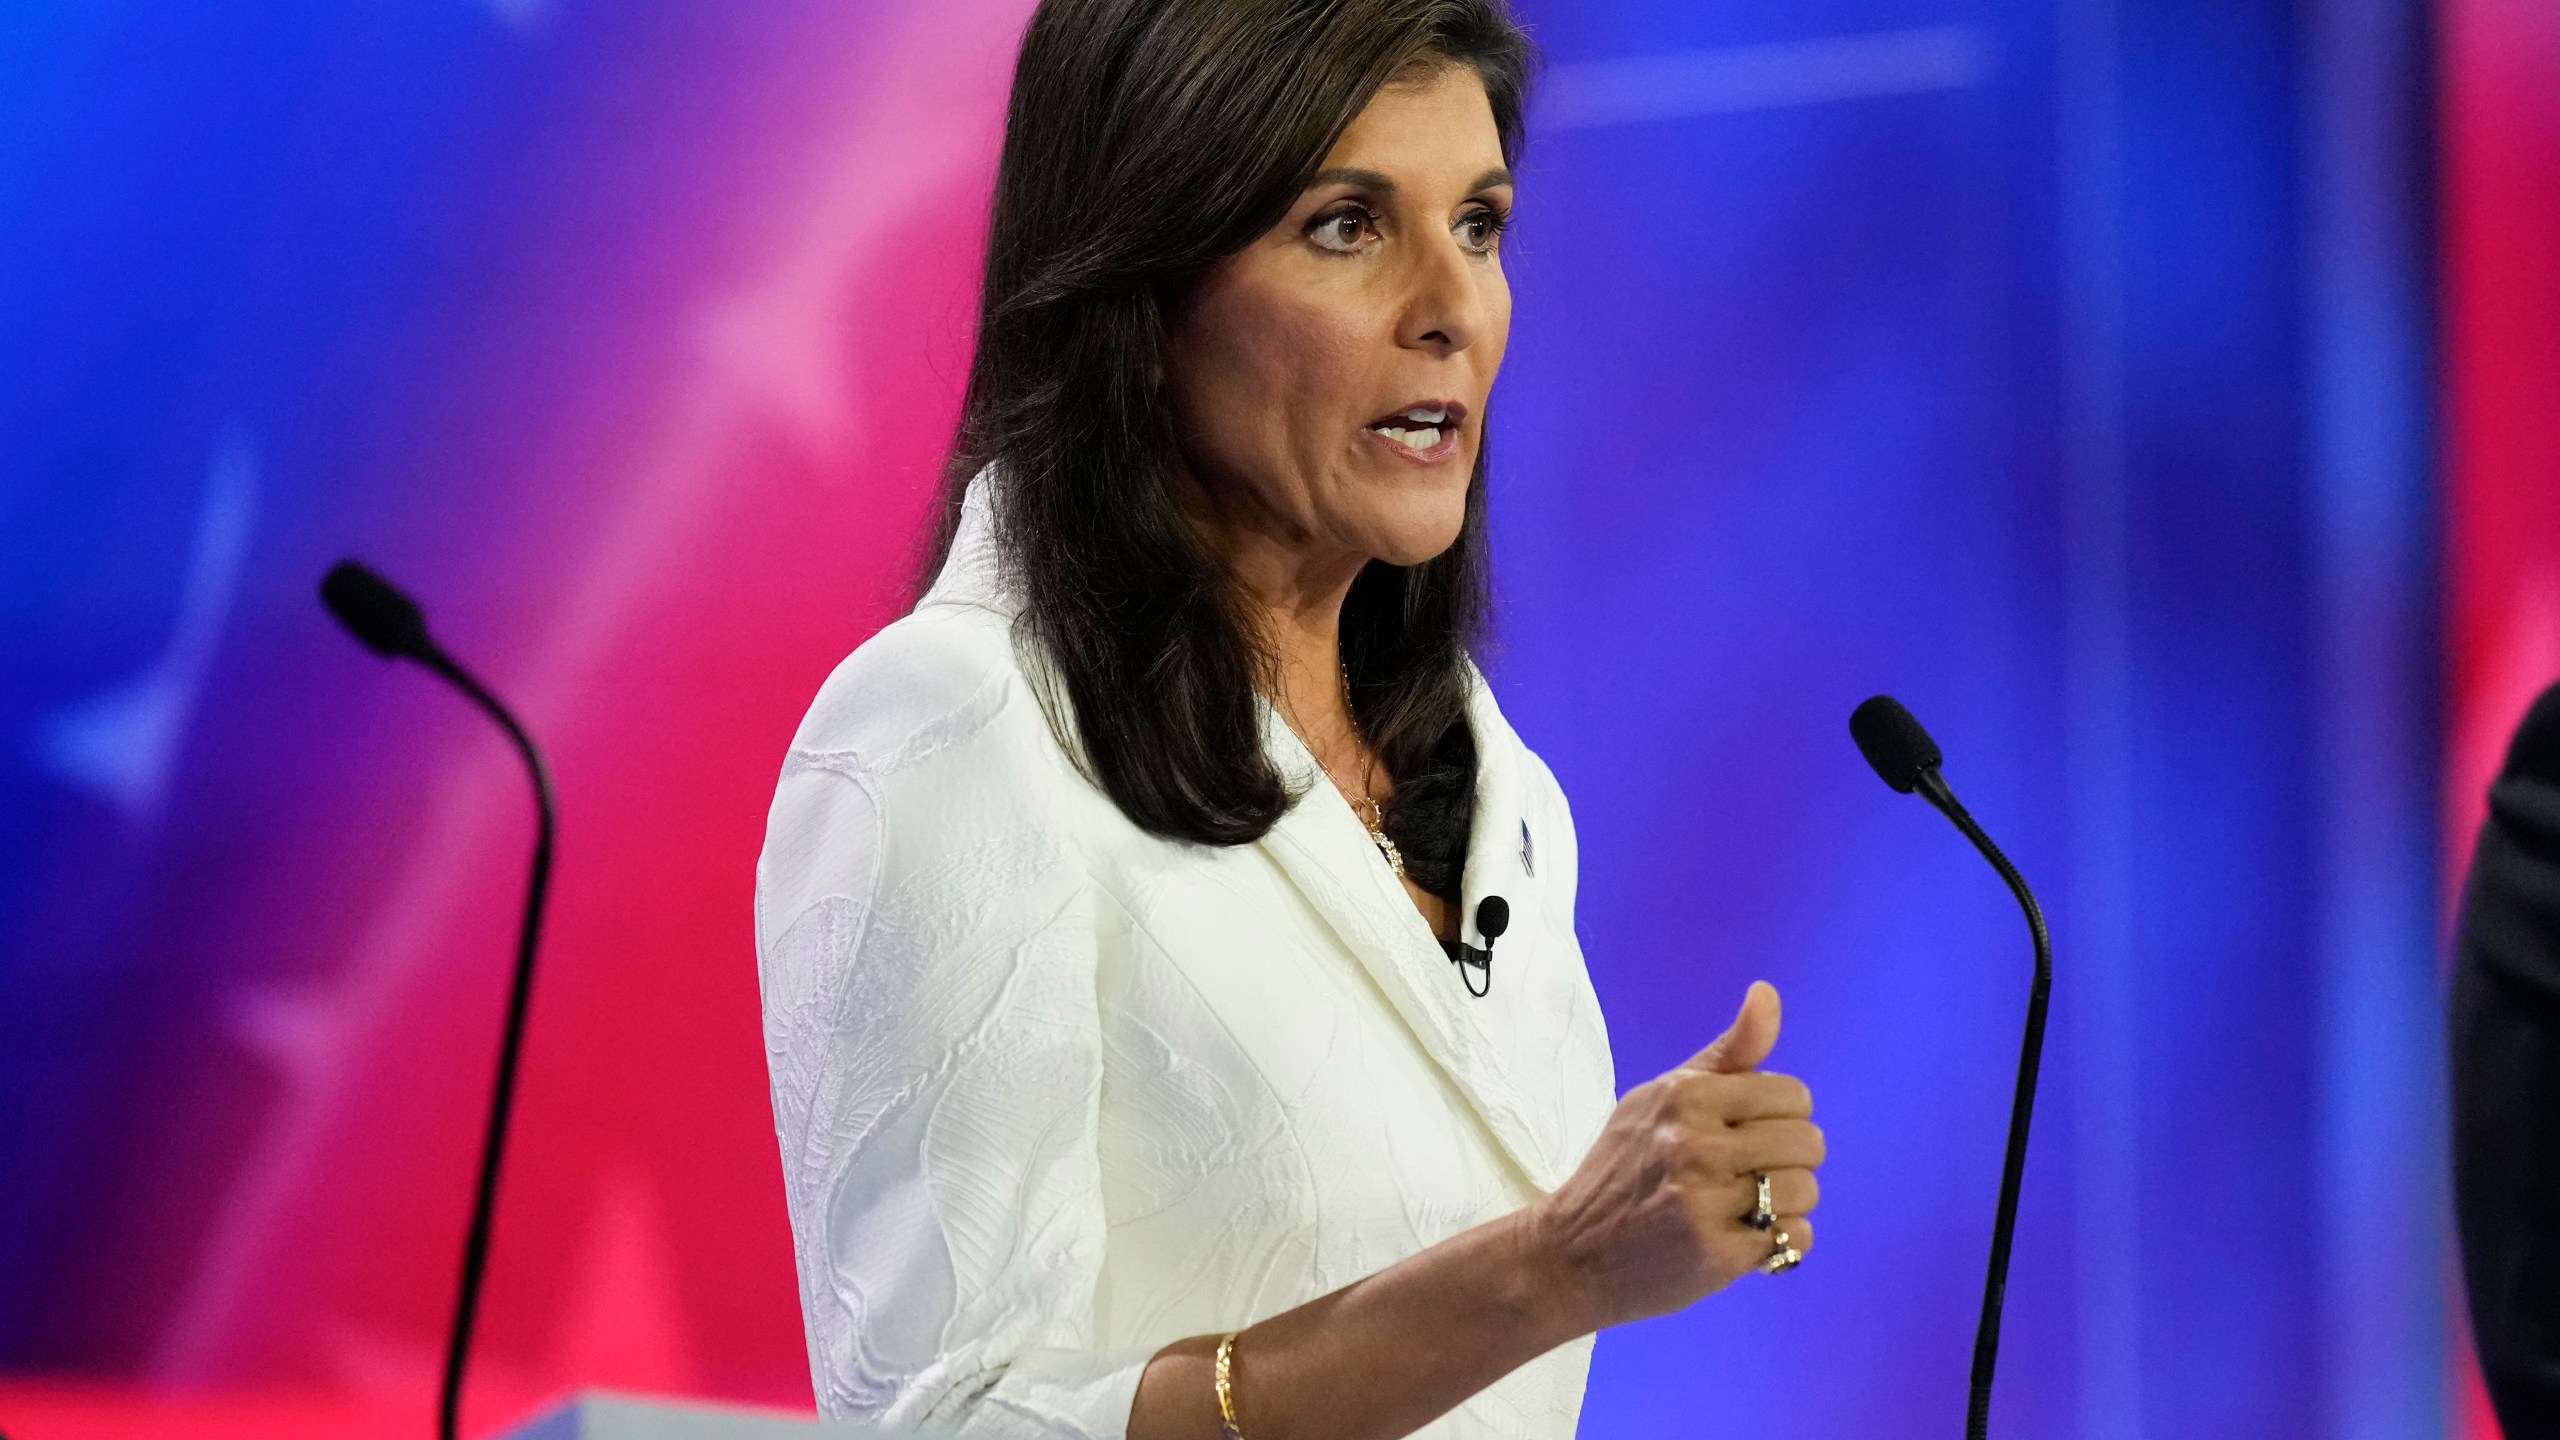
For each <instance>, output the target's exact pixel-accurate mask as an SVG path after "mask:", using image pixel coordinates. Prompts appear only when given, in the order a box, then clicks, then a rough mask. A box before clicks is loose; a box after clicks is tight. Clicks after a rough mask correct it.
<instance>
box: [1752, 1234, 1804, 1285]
mask: <svg viewBox="0 0 2560 1440" xmlns="http://www.w3.org/2000/svg"><path fill="white" fill-rule="evenodd" d="M1769 1243H1770V1244H1771V1245H1774V1246H1776V1247H1777V1248H1776V1249H1774V1250H1771V1251H1770V1252H1769V1258H1767V1259H1766V1260H1763V1261H1761V1262H1760V1273H1761V1274H1763V1275H1784V1274H1786V1273H1787V1272H1788V1271H1790V1270H1793V1269H1794V1268H1796V1267H1797V1266H1799V1265H1801V1264H1803V1263H1804V1252H1803V1251H1801V1250H1799V1249H1797V1248H1796V1247H1795V1243H1794V1242H1793V1241H1792V1240H1791V1239H1789V1238H1788V1235H1787V1232H1786V1231H1784V1230H1781V1231H1779V1232H1778V1233H1777V1234H1775V1235H1772V1236H1770V1237H1769Z"/></svg>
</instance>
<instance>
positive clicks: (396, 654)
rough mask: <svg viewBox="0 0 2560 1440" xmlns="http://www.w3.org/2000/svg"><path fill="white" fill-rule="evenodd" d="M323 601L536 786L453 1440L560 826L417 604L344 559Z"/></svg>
mask: <svg viewBox="0 0 2560 1440" xmlns="http://www.w3.org/2000/svg"><path fill="white" fill-rule="evenodd" d="M320 602H321V603H322V604H323V605H326V606H327V607H328V608H329V613H330V614H332V615H335V616H337V617H338V622H339V623H340V624H342V625H344V626H346V627H347V629H348V631H349V632H350V633H352V634H353V635H354V636H355V637H356V639H358V640H360V641H362V642H363V643H364V646H365V648H366V649H368V650H371V651H372V652H373V653H375V654H376V655H380V656H383V657H385V658H388V659H409V660H415V661H417V662H418V663H419V664H421V665H424V666H425V667H427V668H428V669H429V670H432V671H434V672H435V673H436V674H438V675H440V676H442V677H444V679H445V680H446V681H447V682H448V683H450V684H451V685H452V686H453V687H454V688H455V689H457V690H460V691H461V692H462V693H463V694H464V695H465V696H468V697H469V698H470V700H471V703H472V704H474V705H477V706H479V707H480V709H481V710H482V711H483V712H485V713H486V714H487V715H488V716H489V718H490V719H492V720H495V721H497V722H498V728H500V729H502V730H504V731H506V732H507V739H508V740H509V741H511V742H513V743H514V745H515V748H516V753H517V754H518V755H519V756H521V757H522V758H523V760H524V768H525V773H526V774H527V775H528V776H529V777H530V778H531V779H532V781H533V804H534V814H535V828H534V839H533V874H532V877H531V879H530V880H529V881H528V882H527V883H526V885H525V897H524V920H523V924H522V925H521V926H520V927H518V929H517V931H516V965H515V978H514V979H513V981H511V982H510V984H509V986H508V990H507V1019H506V1029H505V1031H504V1033H503V1034H502V1035H501V1037H500V1039H499V1041H498V1078H497V1084H496V1085H495V1086H494V1087H493V1088H492V1090H491V1093H490V1096H489V1124H488V1128H487V1129H486V1130H485V1131H483V1132H482V1135H481V1139H480V1175H479V1179H478V1181H477V1183H476V1184H475V1185H474V1187H473V1191H472V1199H471V1228H470V1230H469V1231H468V1232H467V1233H466V1234H465V1235H464V1237H463V1242H462V1285H461V1290H460V1293H459V1294H458V1295H457V1296H456V1297H455V1299H454V1304H453V1328H452V1330H451V1332H450V1333H449V1334H448V1335H447V1336H446V1339H445V1351H444V1384H443V1389H442V1391H441V1393H440V1394H439V1396H438V1399H437V1402H436V1434H437V1435H438V1436H439V1437H441V1440H455V1435H456V1433H457V1432H458V1430H459V1428H460V1425H461V1420H462V1376H463V1371H464V1369H465V1368H466V1367H467V1366H468V1364H469V1363H470V1357H471V1330H472V1325H473V1323H474V1322H475V1321H476V1320H477V1319H478V1318H479V1312H480V1290H481V1286H482V1282H483V1281H485V1280H486V1279H487V1276H488V1271H489V1231H490V1226H491V1222H492V1221H493V1219H494V1218H495V1216H496V1213H497V1208H498V1161H499V1159H500V1157H502V1156H503V1155H504V1154H505V1153H506V1148H507V1120H508V1117H509V1116H510V1115H511V1114H512V1113H513V1112H514V1109H515V1093H516V1068H517V1061H518V1059H519V1057H520V1056H521V1055H522V1053H523V1049H524V1024H525V1012H526V1010H527V1009H528V1008H529V1006H530V1003H531V1001H532V999H533V958H534V949H535V942H536V940H537V939H538V938H539V937H540V935H541V933H542V908H543V902H544V901H545V900H546V899H547V898H548V897H549V894H550V890H551V842H552V832H553V829H554V826H555V824H556V816H555V814H554V808H553V804H552V795H551V772H550V770H549V768H548V767H546V766H545V765H544V764H543V763H542V752H541V751H540V750H538V749H536V748H535V747H534V743H533V737H532V736H531V735H530V734H528V733H526V731H525V728H524V726H523V725H522V724H521V723H519V722H518V721H517V720H516V717H515V715H514V714H513V713H512V712H510V711H509V710H508V709H507V707H506V706H505V705H503V704H501V703H500V702H499V700H498V697H497V696H495V695H492V694H490V693H489V688H488V687H487V686H485V685H482V684H481V683H480V682H479V681H478V680H476V679H474V678H473V677H472V676H471V674H470V672H468V671H466V670H464V669H463V668H462V667H461V666H460V665H457V664H455V663H454V661H453V657H451V656H449V655H447V654H445V652H444V649H443V647H441V646H439V645H437V644H436V642H435V641H434V640H433V639H432V638H430V637H429V636H428V634H427V621H426V616H425V614H424V613H423V612H421V611H420V610H419V609H418V602H416V601H414V600H412V599H410V598H409V597H408V596H407V595H404V594H402V593H401V592H400V590H399V589H398V588H397V587H396V586H394V585H393V584H392V583H391V582H390V581H388V580H385V579H383V578H382V577H381V576H379V575H377V574H375V573H373V571H371V570H369V569H367V568H365V567H364V566H363V565H360V564H358V563H357V562H355V561H353V560H341V561H339V562H338V563H337V564H336V565H335V566H333V567H332V568H331V569H330V571H329V573H328V574H327V575H326V576H325V577H323V578H322V579H321V581H320Z"/></svg>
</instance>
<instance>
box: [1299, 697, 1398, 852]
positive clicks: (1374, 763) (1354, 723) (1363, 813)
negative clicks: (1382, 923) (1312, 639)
mask: <svg viewBox="0 0 2560 1440" xmlns="http://www.w3.org/2000/svg"><path fill="white" fill-rule="evenodd" d="M1342 715H1343V718H1344V719H1346V720H1349V721H1350V722H1351V743H1352V744H1353V745H1355V746H1357V747H1358V748H1359V751H1360V793H1359V794H1358V795H1357V796H1354V795H1353V794H1352V793H1351V787H1350V786H1348V785H1345V784H1343V783H1342V777H1341V776H1339V775H1336V774H1334V773H1333V767H1332V766H1330V765H1327V764H1325V763H1324V761H1323V759H1321V758H1318V759H1317V761H1316V768H1317V769H1319V770H1322V771H1323V772H1324V778H1326V779H1327V780H1330V781H1332V782H1333V788H1334V789H1335V790H1336V791H1339V792H1340V793H1341V795H1342V798H1343V799H1345V800H1348V801H1350V802H1351V816H1352V818H1353V819H1355V820H1358V821H1359V822H1360V828H1362V829H1364V830H1366V831H1368V832H1369V841H1370V843H1371V844H1373V845H1376V846H1377V847H1378V853H1379V854H1380V855H1383V856H1385V857H1386V860H1387V868H1388V869H1390V870H1392V871H1394V872H1395V874H1396V878H1397V879H1399V880H1402V879H1403V878H1405V877H1404V852H1403V851H1401V850H1398V849H1397V848H1396V842H1395V841H1393V840H1391V839H1389V838H1387V827H1386V818H1387V817H1386V812H1385V811H1384V810H1382V809H1380V808H1379V805H1378V799H1377V795H1376V793H1375V792H1374V791H1373V790H1372V789H1371V788H1370V784H1369V781H1370V779H1371V777H1372V776H1374V775H1376V774H1377V768H1378V759H1377V756H1376V754H1375V753H1374V752H1372V751H1371V750H1370V748H1369V738H1368V737H1367V736H1365V735H1363V734H1361V733H1360V716H1359V713H1358V712H1357V711H1354V710H1353V709H1352V708H1351V662H1350V661H1348V660H1344V661H1342ZM1310 753H1312V752H1310Z"/></svg>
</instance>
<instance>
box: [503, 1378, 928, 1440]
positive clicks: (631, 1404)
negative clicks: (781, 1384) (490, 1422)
mask: <svg viewBox="0 0 2560 1440" xmlns="http://www.w3.org/2000/svg"><path fill="white" fill-rule="evenodd" d="M878 1433H879V1432H878V1431H876V1430H874V1429H872V1428H871V1427H870V1426H868V1425H844V1424H836V1425H829V1424H825V1423H822V1422H820V1421H816V1420H807V1419H803V1418H801V1417H800V1416H797V1415H785V1414H781V1413H778V1412H776V1411H772V1410H753V1409H748V1408H745V1407H743V1406H734V1405H706V1404H702V1403H700V1402H697V1401H690V1400H657V1399H651V1398H648V1397H646V1396H640V1395H615V1394H611V1393H608V1392H606V1391H602V1390H590V1391H587V1392H585V1393H584V1394H581V1395H580V1396H578V1398H576V1399H575V1400H572V1401H570V1402H569V1403H568V1404H566V1405H563V1406H561V1407H560V1408H558V1409H556V1410H552V1411H549V1412H548V1413H546V1414H543V1415H541V1416H539V1417H537V1418H535V1419H532V1420H528V1421H526V1422H525V1423H524V1424H522V1425H519V1426H517V1427H516V1428H515V1429H513V1430H510V1431H508V1432H507V1433H506V1434H505V1435H503V1436H501V1437H499V1440H857V1437H866V1436H873V1435H877V1434H878Z"/></svg>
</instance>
